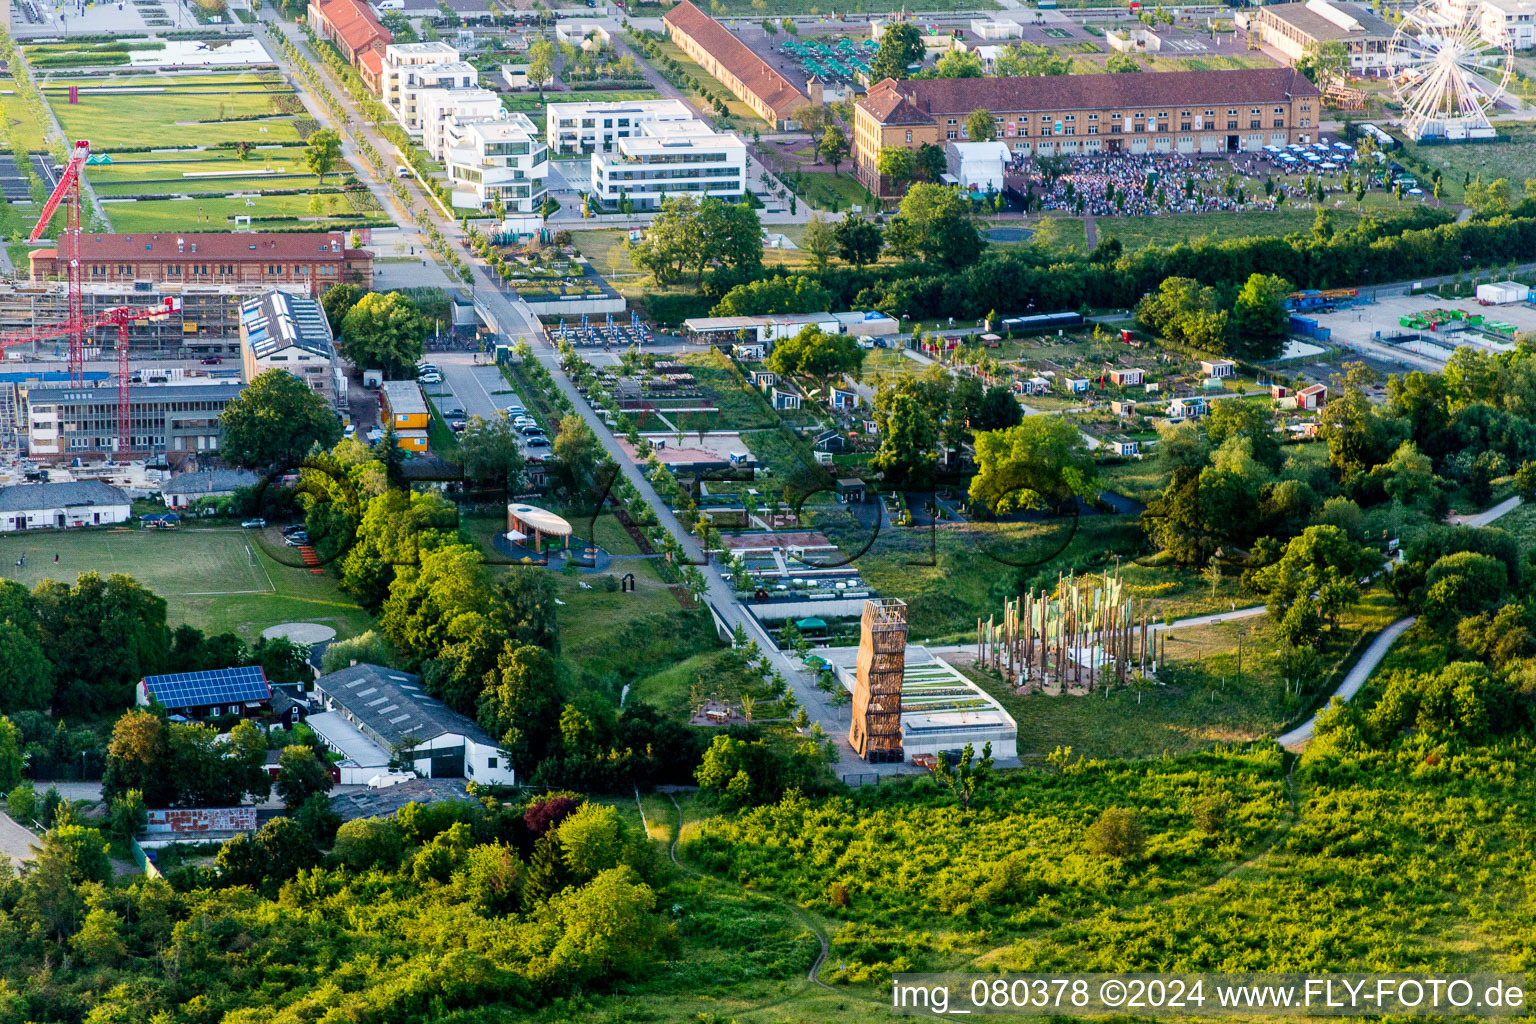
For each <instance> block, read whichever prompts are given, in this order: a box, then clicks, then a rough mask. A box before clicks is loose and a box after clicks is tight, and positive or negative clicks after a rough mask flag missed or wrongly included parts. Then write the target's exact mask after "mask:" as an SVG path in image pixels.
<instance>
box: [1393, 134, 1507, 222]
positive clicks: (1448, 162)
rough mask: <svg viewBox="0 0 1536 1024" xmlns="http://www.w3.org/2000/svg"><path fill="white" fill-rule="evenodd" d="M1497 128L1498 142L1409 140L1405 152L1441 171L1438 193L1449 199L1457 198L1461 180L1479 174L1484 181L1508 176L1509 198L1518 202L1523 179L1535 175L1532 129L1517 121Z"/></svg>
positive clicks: (1417, 173) (1423, 182) (1425, 183)
mask: <svg viewBox="0 0 1536 1024" xmlns="http://www.w3.org/2000/svg"><path fill="white" fill-rule="evenodd" d="M1497 127H1498V130H1499V139H1500V141H1489V142H1478V143H1466V144H1464V145H1451V146H1423V145H1415V144H1412V143H1410V144H1409V145H1408V146H1407V148H1406V152H1407V153H1409V154H1411V155H1412V156H1416V157H1418V158H1419V159H1420V160H1422V161H1424V163H1425V164H1426V165H1427V166H1428V167H1429V168H1430V170H1432V171H1433V170H1436V169H1438V170H1439V171H1440V172H1441V174H1442V179H1441V181H1442V191H1441V194H1442V195H1443V196H1444V197H1445V198H1446V199H1447V200H1449V201H1453V202H1459V201H1460V200H1461V198H1462V193H1463V187H1462V183H1463V182H1465V181H1466V179H1467V175H1469V174H1470V175H1471V176H1472V177H1473V178H1474V179H1476V178H1477V177H1478V176H1479V175H1481V177H1482V179H1483V181H1485V182H1488V181H1493V180H1494V179H1496V178H1508V179H1509V182H1510V185H1511V186H1512V188H1511V192H1512V195H1511V196H1510V200H1511V201H1512V202H1515V203H1518V202H1519V201H1520V200H1521V199H1522V198H1523V196H1524V193H1525V180H1526V179H1527V178H1536V131H1532V130H1531V128H1530V127H1529V126H1527V125H1521V124H1500V125H1498V126H1497ZM1505 140H1507V141H1505ZM1409 171H1410V173H1413V174H1414V176H1415V177H1418V178H1420V179H1421V184H1422V186H1423V188H1425V189H1426V190H1427V189H1428V188H1429V187H1430V186H1429V183H1428V182H1425V181H1423V180H1422V179H1423V174H1421V173H1419V169H1418V168H1417V167H1410V168H1409Z"/></svg>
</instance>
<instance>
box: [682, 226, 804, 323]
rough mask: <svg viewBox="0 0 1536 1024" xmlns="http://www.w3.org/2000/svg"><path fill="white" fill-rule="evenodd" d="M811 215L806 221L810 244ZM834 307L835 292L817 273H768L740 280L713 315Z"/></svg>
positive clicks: (721, 300) (757, 313)
mask: <svg viewBox="0 0 1536 1024" xmlns="http://www.w3.org/2000/svg"><path fill="white" fill-rule="evenodd" d="M816 223H818V218H812V220H811V225H807V240H806V245H807V247H808V246H809V245H810V244H811V243H810V233H811V226H812V225H815V224H816ZM831 307H832V295H831V293H830V292H828V291H827V289H826V288H824V287H822V284H821V282H820V281H817V280H816V279H815V278H814V277H804V276H801V275H798V274H796V275H793V276H789V277H779V276H775V277H765V278H763V279H762V280H760V281H747V282H745V283H744V284H738V285H736V286H735V287H733V288H732V289H731V290H730V291H728V292H726V293H725V294H724V295H722V296H721V297H720V301H719V302H717V303H715V306H714V309H712V310H711V311H710V316H766V315H767V314H769V313H817V312H820V311H822V310H826V309H830V308H831Z"/></svg>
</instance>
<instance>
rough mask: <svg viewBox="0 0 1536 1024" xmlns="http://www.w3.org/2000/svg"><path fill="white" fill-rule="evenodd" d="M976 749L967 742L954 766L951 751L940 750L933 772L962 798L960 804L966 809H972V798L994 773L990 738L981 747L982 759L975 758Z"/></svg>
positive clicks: (952, 791)
mask: <svg viewBox="0 0 1536 1024" xmlns="http://www.w3.org/2000/svg"><path fill="white" fill-rule="evenodd" d="M975 757H976V751H975V749H974V748H973V747H972V746H971V744H969V743H967V744H966V745H965V749H963V750H961V751H960V760H959V762H958V763H957V764H956V765H954V766H953V767H951V766H950V763H949V753H948V752H947V751H943V750H941V751H939V757H938V760H937V762H935V764H934V768H933V774H934V775H935V776H936V777H937V778H938V780H939V781H940V782H942V783H944V785H946V786H948V787H949V791H950V792H951V793H953V794H954V795H955V796H956V797H958V798H959V800H960V806H961V808H962V809H964V810H970V807H971V800H973V799H974V798H975V796H976V791H977V790H978V789H979V788H981V785H982V783H984V782H986V781H987V778H988V777H989V776H990V775H991V774H992V743H991V741H990V740H989V741H988V742H987V743H986V744H985V745H983V746H982V748H981V760H980V761H976V760H974V759H975Z"/></svg>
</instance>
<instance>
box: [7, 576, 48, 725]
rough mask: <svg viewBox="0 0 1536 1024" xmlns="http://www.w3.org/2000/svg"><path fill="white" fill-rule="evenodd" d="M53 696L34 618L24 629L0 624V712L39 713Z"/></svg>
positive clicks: (10, 584)
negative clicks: (36, 711)
mask: <svg viewBox="0 0 1536 1024" xmlns="http://www.w3.org/2000/svg"><path fill="white" fill-rule="evenodd" d="M8 585H9V586H19V585H18V584H15V583H10V582H9V581H8ZM27 597H28V600H29V602H30V599H31V595H30V594H28V595H27ZM52 694H53V666H52V665H50V664H49V663H48V659H47V658H46V657H44V656H43V647H42V643H41V642H40V641H39V639H38V636H37V621H36V619H35V618H33V619H32V620H31V621H30V622H28V623H27V624H26V625H25V626H22V625H15V624H12V623H11V622H5V621H0V713H4V714H10V713H12V712H15V711H20V710H22V709H39V710H40V709H42V708H45V707H47V706H48V699H49V697H51V696H52Z"/></svg>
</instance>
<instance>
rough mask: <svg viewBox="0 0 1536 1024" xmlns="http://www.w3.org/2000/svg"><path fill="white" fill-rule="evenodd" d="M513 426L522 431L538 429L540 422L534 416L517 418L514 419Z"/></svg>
mask: <svg viewBox="0 0 1536 1024" xmlns="http://www.w3.org/2000/svg"><path fill="white" fill-rule="evenodd" d="M512 425H513V426H514V427H516V428H517V429H518V430H522V429H523V428H524V427H536V426H538V425H539V422H538V420H536V419H534V418H533V417H532V416H515V417H513V419H512Z"/></svg>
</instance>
